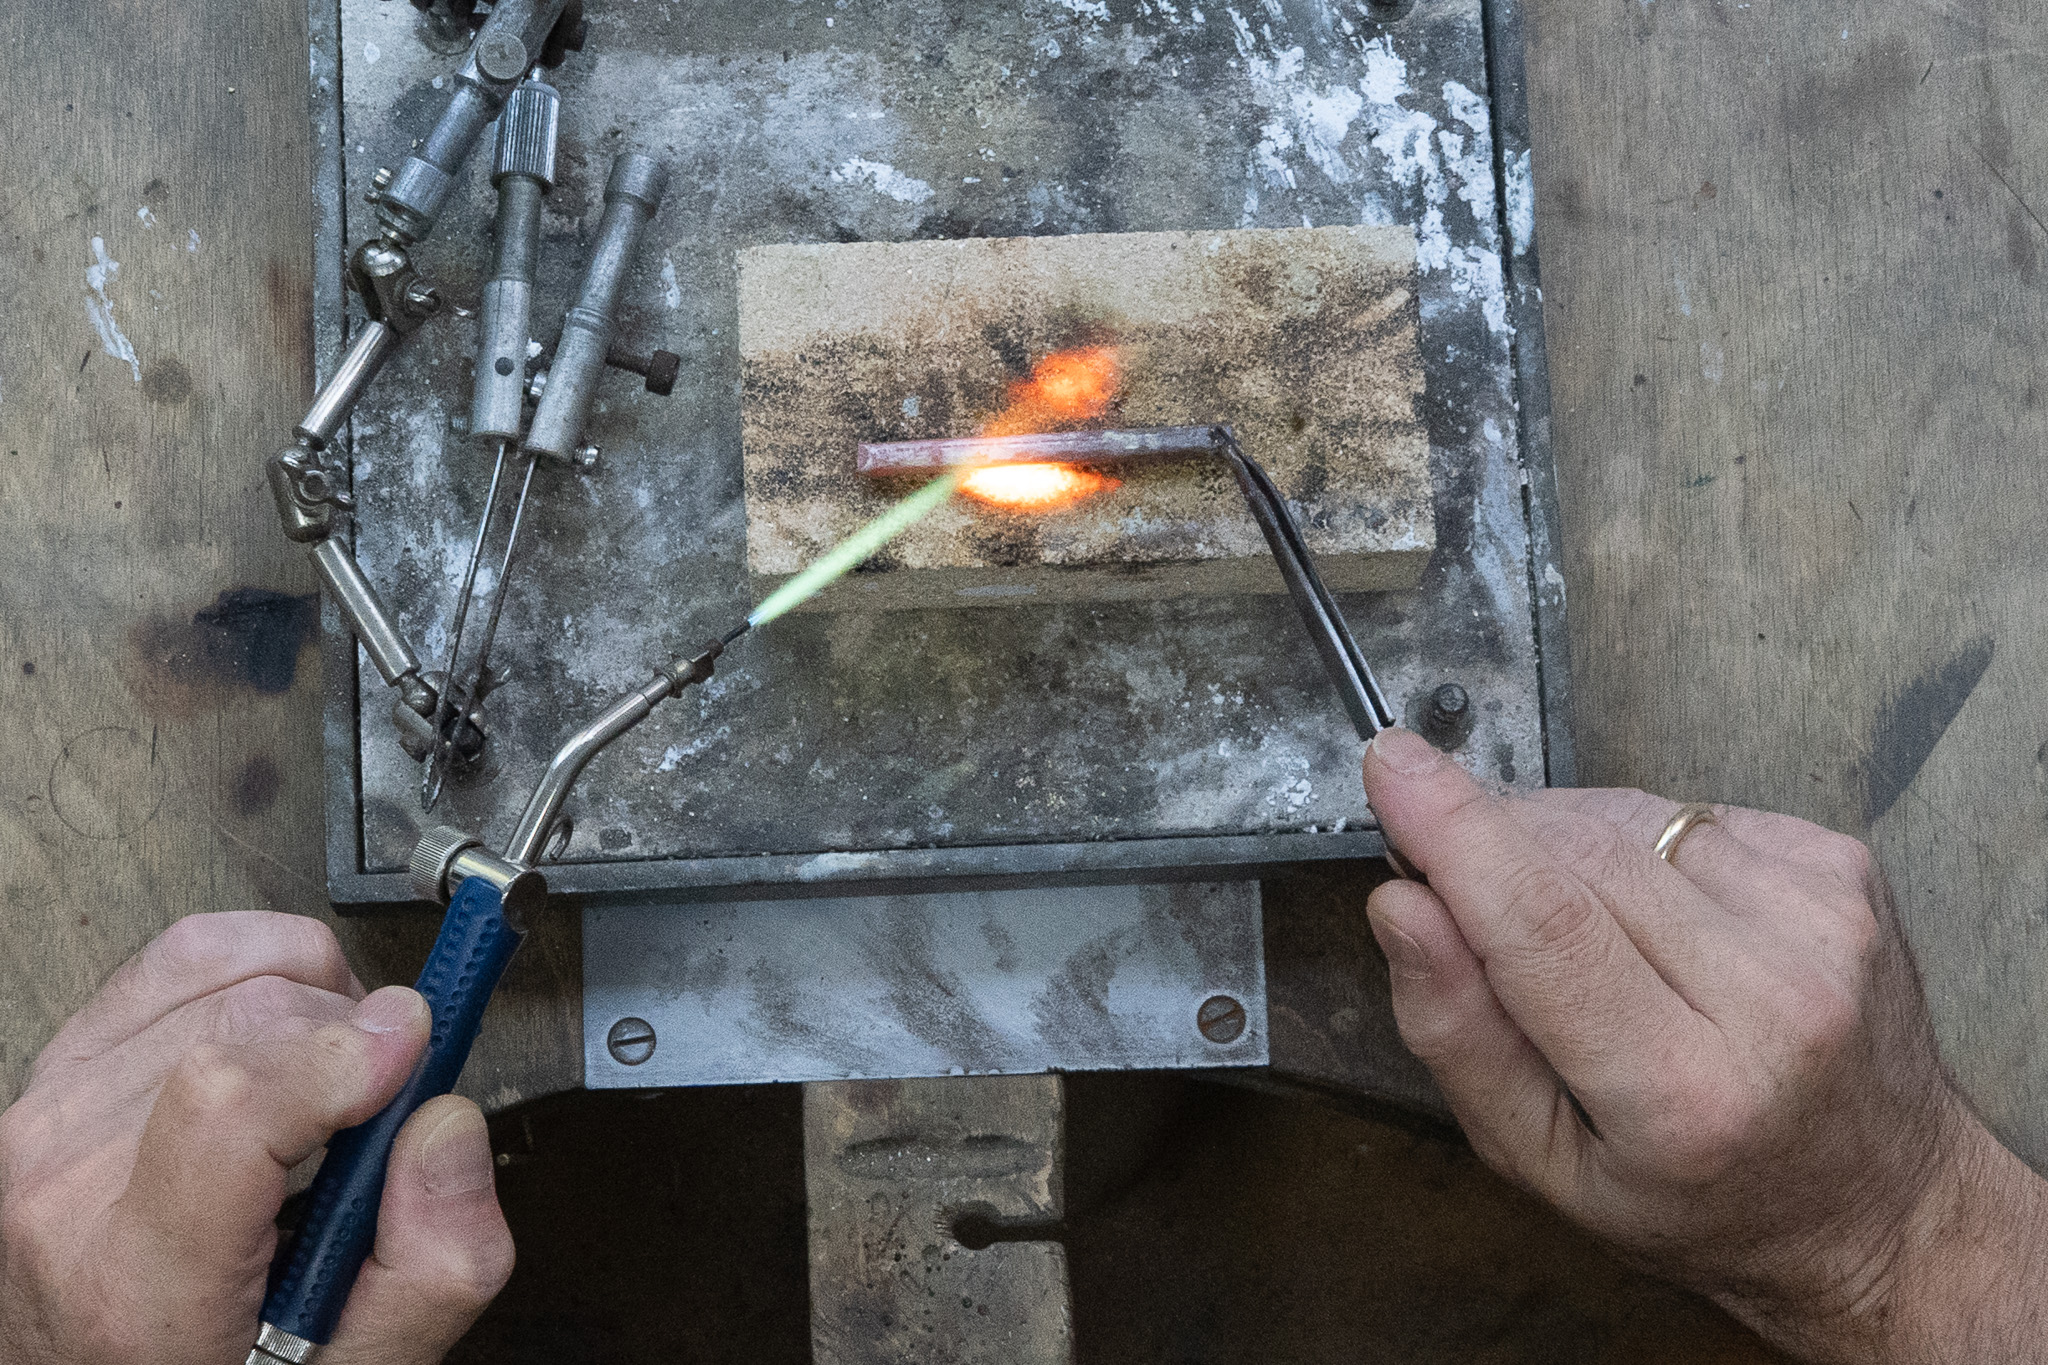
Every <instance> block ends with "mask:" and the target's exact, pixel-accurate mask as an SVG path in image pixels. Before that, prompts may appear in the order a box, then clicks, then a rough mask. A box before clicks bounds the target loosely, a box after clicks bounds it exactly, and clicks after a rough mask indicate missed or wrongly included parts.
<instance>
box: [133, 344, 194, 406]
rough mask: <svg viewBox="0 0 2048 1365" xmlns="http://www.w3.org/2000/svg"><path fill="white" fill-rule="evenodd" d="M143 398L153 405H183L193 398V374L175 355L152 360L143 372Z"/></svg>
mask: <svg viewBox="0 0 2048 1365" xmlns="http://www.w3.org/2000/svg"><path fill="white" fill-rule="evenodd" d="M142 396H143V397H144V398H147V399H148V400H149V401H150V402H152V403H167V404H168V403H182V402H184V401H185V400H186V399H187V398H190V397H191V396H192V372H191V371H190V370H187V369H186V368H185V365H184V362H183V361H181V360H179V359H178V358H177V357H176V356H174V355H167V356H164V357H163V358H162V359H159V360H152V361H150V362H149V364H148V365H147V366H145V367H144V368H143V371H142Z"/></svg>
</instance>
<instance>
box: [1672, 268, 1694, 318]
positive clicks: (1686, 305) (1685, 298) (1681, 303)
mask: <svg viewBox="0 0 2048 1365" xmlns="http://www.w3.org/2000/svg"><path fill="white" fill-rule="evenodd" d="M1671 282H1672V283H1673V284H1675V285H1677V286H1678V311H1679V312H1681V313H1683V314H1685V316H1687V317H1691V316H1692V295H1691V294H1689V293H1687V292H1686V289H1685V281H1684V280H1682V279H1679V278H1677V277H1676V276H1674V277H1672V280H1671Z"/></svg>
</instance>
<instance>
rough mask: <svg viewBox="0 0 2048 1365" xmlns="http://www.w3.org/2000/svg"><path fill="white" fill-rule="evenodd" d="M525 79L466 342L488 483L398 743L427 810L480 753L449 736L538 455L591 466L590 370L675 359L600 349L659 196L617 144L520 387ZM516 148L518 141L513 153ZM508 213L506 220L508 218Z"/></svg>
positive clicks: (643, 167) (669, 364) (648, 161)
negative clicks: (439, 677)
mask: <svg viewBox="0 0 2048 1365" xmlns="http://www.w3.org/2000/svg"><path fill="white" fill-rule="evenodd" d="M535 84H536V83H535V82H528V83H527V85H526V86H522V87H521V89H520V91H519V92H518V93H516V94H515V95H514V98H513V101H512V103H510V104H508V105H507V108H506V119H505V120H504V121H501V124H500V129H501V131H500V134H499V144H498V147H499V157H498V161H499V171H498V174H496V175H495V176H494V180H495V182H496V183H497V185H498V194H499V204H498V208H499V237H498V270H497V274H496V275H495V276H494V278H493V279H492V280H491V282H490V284H489V285H488V286H487V287H486V292H485V295H484V315H483V319H482V323H483V325H482V328H481V329H480V333H479V339H478V345H477V374H476V386H475V390H474V393H475V397H474V401H473V404H472V413H471V419H470V423H471V432H472V433H473V434H475V435H478V436H482V437H484V438H486V439H491V440H495V441H497V443H498V451H497V460H496V463H495V464H494V466H493V469H492V473H491V485H490V490H489V492H488V493H487V494H486V497H485V502H484V513H483V518H482V520H481V522H480V523H479V524H478V526H477V531H476V538H475V541H474V543H473V546H472V548H471V551H470V561H469V567H468V569H467V570H466V571H465V573H464V574H463V579H462V589H461V592H460V594H459V596H458V598H457V601H456V608H455V628H454V631H453V642H452V644H451V646H450V649H449V660H448V671H447V674H446V680H445V682H444V684H443V696H444V701H443V704H442V705H441V706H440V708H439V709H438V710H437V712H436V714H435V723H434V725H433V727H432V733H431V735H430V736H429V737H428V738H427V739H426V740H425V741H424V742H421V741H415V742H414V743H413V744H412V745H409V746H408V748H409V751H414V750H419V751H421V752H418V753H416V756H420V757H424V759H425V763H426V766H425V769H424V770H423V771H422V773H421V775H420V805H421V807H422V808H423V809H426V810H432V809H433V807H434V803H435V801H436V800H438V799H439V797H440V793H441V784H442V782H443V780H444V779H445V778H446V776H447V774H448V772H449V769H450V767H451V765H456V764H471V763H474V762H476V761H477V759H478V758H479V757H480V756H481V752H482V749H481V744H479V745H478V746H477V748H476V750H475V751H474V752H471V751H466V750H465V749H464V748H463V747H462V746H461V745H460V744H459V743H458V738H459V734H460V729H461V726H462V725H463V723H464V722H465V721H467V722H469V724H470V725H471V726H473V727H474V728H476V729H477V731H478V733H479V734H481V726H480V725H477V723H476V722H477V719H478V718H477V716H476V712H475V708H476V706H477V704H478V703H479V702H480V701H481V700H482V698H483V694H484V693H485V692H486V691H488V690H489V689H490V687H491V686H492V685H493V683H494V681H495V679H494V678H493V677H492V675H491V672H490V666H491V649H492V646H493V645H494V644H495V642H496V640H497V635H498V622H499V620H500V619H501V617H502V616H503V614H504V610H505V598H506V589H507V584H508V575H509V574H510V573H511V569H512V560H513V554H514V551H515V550H516V549H517V547H518V544H519V532H520V529H521V527H522V526H523V525H524V524H525V518H526V504H527V498H528V495H529V494H530V493H531V492H532V490H533V477H534V466H535V464H536V463H537V461H538V460H539V459H542V458H547V459H557V460H566V461H568V462H570V463H572V464H574V465H575V466H576V467H578V468H580V469H589V468H591V467H592V466H593V465H594V463H595V454H596V452H595V450H594V449H593V448H591V447H586V446H583V445H581V444H580V442H581V439H582V434H583V427H584V423H585V422H586V421H588V420H589V415H590V409H591V405H592V403H593V402H594V401H595V399H596V397H597V381H598V377H599V375H601V374H602V373H603V371H604V369H605V367H606V366H607V365H609V366H612V367H614V368H619V369H629V370H632V371H634V372H635V373H638V374H640V375H642V376H644V378H645V380H646V385H647V388H648V390H649V391H650V392H652V393H655V394H658V395H663V396H665V395H667V394H668V393H669V392H670V391H671V390H672V389H673V387H674V385H675V379H676V374H677V370H678V368H679V367H680V365H681V360H680V358H679V357H677V356H676V355H675V354H673V353H672V352H669V351H656V352H654V353H653V355H652V356H651V357H648V358H645V359H642V358H639V357H634V356H627V355H624V354H623V353H621V352H619V351H618V350H617V349H616V348H614V347H613V346H612V331H613V328H614V326H615V325H616V322H617V317H618V308H619V295H620V293H621V292H622V291H623V289H624V288H625V282H626V275H627V272H628V270H629V269H630V268H631V266H632V263H633V258H634V255H635V254H636V252H637V251H638V249H639V245H640V238H641V236H642V235H643V234H644V233H645V231H646V228H647V224H648V223H649V222H650V221H651V220H652V219H653V217H654V213H655V210H656V209H658V208H659V207H660V206H661V198H662V195H663V193H664V192H665V191H666V190H667V187H668V170H667V168H666V167H664V166H663V165H662V164H661V163H660V162H658V161H656V160H654V159H653V158H651V157H647V156H643V155H641V154H640V153H638V152H622V153H620V154H619V155H618V157H616V158H615V159H614V160H613V162H612V169H611V175H610V177H609V179H608V180H607V181H606V183H605V190H604V204H605V207H604V216H603V217H602V218H601V219H600V220H599V222H598V227H597V240H596V241H595V243H594V244H593V245H592V247H591V252H590V264H589V265H588V267H586V269H585V270H584V274H583V283H582V287H581V288H580V289H579V291H578V293H577V297H576V301H575V303H573V304H572V305H570V307H569V310H568V312H567V313H566V314H565V315H564V316H563V319H562V335H561V339H560V341H559V342H557V344H556V346H555V356H554V361H553V364H552V365H551V366H550V368H549V369H548V370H547V371H545V372H544V373H543V374H541V375H539V376H536V377H535V379H534V380H533V382H532V384H531V385H529V384H528V382H527V379H526V352H527V347H528V341H529V338H528V335H527V334H528V330H529V328H530V317H531V300H532V278H533V262H532V254H533V239H534V236H535V235H536V234H537V232H538V226H539V214H540V195H539V190H540V189H541V188H544V186H545V184H546V178H545V177H543V176H542V175H541V174H539V170H540V162H541V159H540V157H539V148H540V146H541V145H542V143H541V133H542V131H543V128H542V123H543V118H544V114H543V112H542V110H543V109H544V108H545V106H542V105H536V106H534V109H535V112H533V113H532V114H531V115H530V116H529V118H528V122H529V123H530V124H531V125H532V126H531V128H528V129H526V130H524V131H522V130H521V125H517V124H513V123H512V122H511V119H512V115H513V114H514V113H515V112H523V111H522V109H521V106H520V101H521V100H522V99H523V98H525V96H526V94H527V92H528V91H529V90H530V89H531V88H532V87H533V86H534V85H535ZM540 90H541V91H545V92H546V95H545V96H544V95H541V94H540V93H539V92H535V98H536V99H537V100H544V99H545V98H546V96H552V94H553V91H552V89H550V88H548V87H545V86H542V87H540ZM545 119H546V126H545V132H546V133H547V134H548V137H547V141H546V148H547V152H548V155H547V157H546V169H547V172H548V175H549V176H551V175H552V169H553V142H552V131H553V124H552V116H551V112H548V113H547V114H546V115H545ZM508 127H510V128H512V129H513V132H511V133H510V134H508V133H507V132H505V131H504V130H505V129H506V128H508ZM508 137H510V138H511V139H513V142H512V143H511V144H509V146H510V150H508ZM522 147H523V148H526V150H523V151H522V150H521V148H522ZM508 219H509V220H511V223H510V225H509V226H508ZM529 392H530V393H533V394H537V395H538V398H539V402H538V405H537V406H536V408H535V409H534V414H533V422H532V425H531V427H530V428H529V429H528V431H527V433H526V438H525V440H524V442H523V443H522V444H521V447H520V450H519V457H520V458H522V459H524V461H525V466H526V467H525V469H524V470H523V471H521V473H520V475H519V492H518V495H517V497H516V498H515V499H514V500H513V504H512V523H511V527H510V529H509V530H508V531H507V533H506V536H505V548H504V551H503V553H502V554H501V555H500V557H499V562H498V575H497V580H496V583H495V584H494V586H493V588H492V591H491V609H490V615H489V616H488V617H487V618H486V619H485V622H484V631H483V637H482V639H481V641H480V642H479V643H478V645H477V651H476V658H475V660H474V661H473V662H472V663H471V664H470V666H469V667H468V668H467V669H463V668H462V667H461V658H460V656H461V651H462V633H463V628H464V626H465V624H466V622H467V619H468V615H469V608H470V603H471V600H472V595H473V593H474V591H475V584H476V573H477V564H478V561H479V560H480V559H481V557H482V555H483V550H484V544H485V541H486V540H487V538H488V536H489V534H490V528H491V523H492V520H493V519H494V517H495V515H496V509H497V504H498V488H499V485H500V482H501V481H502V479H503V476H504V474H505V468H506V463H507V460H508V459H509V458H510V446H511V443H512V441H513V440H515V439H516V438H517V437H518V434H519V423H520V418H521V416H522V415H523V406H524V399H525V397H526V395H527V394H528V393H529ZM400 723H401V729H402V730H403V729H404V721H403V718H400Z"/></svg>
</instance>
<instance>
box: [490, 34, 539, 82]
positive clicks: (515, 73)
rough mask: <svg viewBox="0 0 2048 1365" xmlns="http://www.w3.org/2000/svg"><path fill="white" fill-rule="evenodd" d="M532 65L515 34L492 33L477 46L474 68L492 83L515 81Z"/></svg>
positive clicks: (523, 44) (522, 44) (523, 45)
mask: <svg viewBox="0 0 2048 1365" xmlns="http://www.w3.org/2000/svg"><path fill="white" fill-rule="evenodd" d="M531 65H533V63H532V62H531V61H530V60H529V59H528V58H527V55H526V44H525V43H522V42H520V41H519V35H518V34H516V33H493V34H491V35H490V36H489V37H487V38H485V39H484V40H483V41H482V42H480V43H478V44H477V48H476V67H477V70H479V71H481V72H483V73H484V74H485V75H486V76H489V77H490V78H491V79H492V80H494V81H516V80H518V79H519V78H520V77H521V76H522V75H524V74H526V68H527V67H529V66H531Z"/></svg>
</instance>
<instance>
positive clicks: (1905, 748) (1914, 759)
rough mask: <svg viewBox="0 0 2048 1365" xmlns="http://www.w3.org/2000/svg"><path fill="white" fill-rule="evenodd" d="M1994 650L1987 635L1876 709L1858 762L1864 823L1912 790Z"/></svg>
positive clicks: (1880, 815) (1978, 679)
mask: <svg viewBox="0 0 2048 1365" xmlns="http://www.w3.org/2000/svg"><path fill="white" fill-rule="evenodd" d="M1996 649H1997V645H1996V642H1995V641H1993V640H1992V638H1991V637H1990V636H1988V635H1986V636H1980V637H1978V638H1977V639H1975V640H1972V641H1970V642H1969V643H1968V644H1966V645H1964V646H1963V647H1962V648H1961V649H1959V650H1957V651H1956V652H1955V653H1954V654H1951V655H1950V656H1949V657H1948V658H1947V659H1944V660H1943V661H1942V662H1941V663H1939V664H1937V665H1936V666H1934V667H1933V668H1930V669H1928V670H1927V671H1926V672H1924V673H1922V674H1920V676H1918V677H1917V678H1914V679H1913V680H1912V681H1911V682H1909V683H1907V684H1906V685H1905V686H1904V687H1902V688H1900V689H1899V690H1898V692H1897V694H1895V695H1894V696H1893V697H1892V698H1891V699H1890V700H1889V701H1887V702H1885V703H1884V704H1883V705H1882V706H1880V707H1878V709H1877V717H1876V720H1875V721H1874V722H1873V723H1872V725H1871V729H1870V751H1869V754H1868V756H1867V757H1866V758H1865V759H1864V761H1863V773H1862V776H1863V818H1864V819H1865V820H1866V821H1867V822H1869V823H1871V824H1876V823H1877V821H1879V820H1880V819H1882V818H1883V817H1884V814H1885V812H1886V811H1888V810H1890V809H1891V808H1892V805H1893V803H1894V802H1896V801H1897V800H1898V799H1899V798H1900V797H1901V796H1903V795H1904V794H1905V791H1906V788H1908V787H1910V786H1912V785H1913V779H1914V778H1916V777H1918V776H1919V775H1920V769H1921V768H1922V767H1923V766H1924V765H1925V764H1926V762H1927V760H1928V758H1929V757H1930V756H1931V755H1932V754H1933V753H1934V748H1935V746H1936V745H1937V744H1939V743H1941V737H1942V736H1943V735H1945V734H1947V733H1948V727H1949V725H1950V724H1951V723H1952V722H1954V720H1955V718H1956V716H1957V715H1958V714H1960V713H1961V711H1962V709H1963V704H1964V703H1965V702H1967V701H1968V700H1969V699H1970V694H1971V693H1973V692H1975V691H1976V690H1977V684H1978V683H1979V682H1981V681H1983V678H1984V673H1985V670H1987V669H1989V668H1990V667H1991V657H1992V655H1993V654H1994V653H1995V652H1996Z"/></svg>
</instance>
